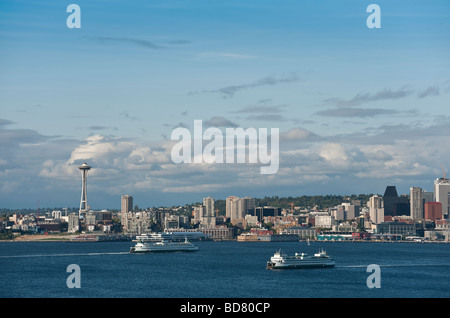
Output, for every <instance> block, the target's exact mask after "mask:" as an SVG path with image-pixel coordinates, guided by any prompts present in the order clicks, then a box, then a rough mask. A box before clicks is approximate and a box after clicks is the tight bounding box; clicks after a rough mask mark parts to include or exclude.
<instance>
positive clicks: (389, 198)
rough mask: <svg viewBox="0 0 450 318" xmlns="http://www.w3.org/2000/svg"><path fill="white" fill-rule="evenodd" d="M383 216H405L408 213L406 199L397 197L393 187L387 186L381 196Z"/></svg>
mask: <svg viewBox="0 0 450 318" xmlns="http://www.w3.org/2000/svg"><path fill="white" fill-rule="evenodd" d="M383 204H384V214H385V215H391V216H396V215H407V214H409V213H410V207H409V201H408V197H407V196H405V195H402V196H400V197H399V196H398V194H397V188H396V187H395V186H387V187H386V190H385V192H384V195H383Z"/></svg>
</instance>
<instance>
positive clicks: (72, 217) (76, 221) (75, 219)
mask: <svg viewBox="0 0 450 318" xmlns="http://www.w3.org/2000/svg"><path fill="white" fill-rule="evenodd" d="M68 223H69V224H68V229H67V231H68V232H69V233H74V232H77V231H79V230H80V217H79V215H77V214H76V213H71V214H69V222H68Z"/></svg>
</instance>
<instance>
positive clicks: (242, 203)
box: [238, 197, 255, 219]
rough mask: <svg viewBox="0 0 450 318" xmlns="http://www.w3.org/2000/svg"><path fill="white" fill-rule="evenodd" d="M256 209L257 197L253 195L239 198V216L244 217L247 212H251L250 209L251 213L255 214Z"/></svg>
mask: <svg viewBox="0 0 450 318" xmlns="http://www.w3.org/2000/svg"><path fill="white" fill-rule="evenodd" d="M254 209H255V199H254V198H251V197H245V198H241V199H240V200H239V206H238V218H240V219H244V218H245V216H246V215H247V214H249V210H250V211H251V213H250V214H254Z"/></svg>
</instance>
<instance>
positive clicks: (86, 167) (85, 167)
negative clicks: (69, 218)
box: [78, 163, 91, 216]
mask: <svg viewBox="0 0 450 318" xmlns="http://www.w3.org/2000/svg"><path fill="white" fill-rule="evenodd" d="M78 169H80V170H81V200H80V210H79V212H78V213H79V216H81V214H82V213H86V212H87V211H88V210H89V207H88V205H87V188H86V183H87V173H88V171H89V170H90V169H91V167H90V166H89V165H88V164H86V163H83V164H82V165H81V166H79V167H78Z"/></svg>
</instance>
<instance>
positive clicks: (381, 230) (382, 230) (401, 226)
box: [374, 222, 416, 235]
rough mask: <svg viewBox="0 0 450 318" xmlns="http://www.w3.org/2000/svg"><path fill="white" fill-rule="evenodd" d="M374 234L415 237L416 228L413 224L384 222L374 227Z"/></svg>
mask: <svg viewBox="0 0 450 318" xmlns="http://www.w3.org/2000/svg"><path fill="white" fill-rule="evenodd" d="M374 233H375V234H388V235H416V226H415V224H414V223H412V224H409V223H405V222H384V223H380V224H376V225H375V230H374Z"/></svg>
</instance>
